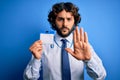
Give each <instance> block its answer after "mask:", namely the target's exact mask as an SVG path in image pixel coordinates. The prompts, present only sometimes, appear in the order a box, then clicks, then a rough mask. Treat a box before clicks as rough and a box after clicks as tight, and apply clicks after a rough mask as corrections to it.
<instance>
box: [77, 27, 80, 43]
mask: <svg viewBox="0 0 120 80" xmlns="http://www.w3.org/2000/svg"><path fill="white" fill-rule="evenodd" d="M76 40H77V41H80V33H79V30H78V26H77V27H76Z"/></svg>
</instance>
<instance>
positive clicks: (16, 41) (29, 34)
mask: <svg viewBox="0 0 120 80" xmlns="http://www.w3.org/2000/svg"><path fill="white" fill-rule="evenodd" d="M60 1H64V0H0V80H22V79H23V71H24V69H25V67H26V65H27V64H28V62H29V60H30V58H31V53H30V52H29V47H30V45H31V44H32V43H33V42H34V41H36V40H38V39H39V34H40V33H41V32H45V31H46V30H48V31H52V30H51V28H50V25H49V23H48V22H47V15H48V12H49V10H50V8H51V6H52V5H53V4H54V3H56V2H60ZM66 1H71V2H74V3H75V4H76V5H77V6H78V7H79V8H80V11H79V12H80V14H81V17H82V21H81V23H80V24H79V26H82V27H84V29H85V31H87V32H88V36H89V41H90V43H91V44H92V45H93V47H94V49H95V51H96V52H97V54H98V55H99V57H100V58H101V59H102V61H103V64H104V66H105V68H106V71H107V77H106V80H120V77H119V72H120V69H119V68H120V64H119V59H120V38H119V37H120V32H119V31H120V30H119V29H120V28H119V25H120V20H119V19H120V1H119V0H66ZM85 79H86V80H91V79H90V78H89V76H88V75H86V73H85Z"/></svg>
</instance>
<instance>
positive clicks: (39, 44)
mask: <svg viewBox="0 0 120 80" xmlns="http://www.w3.org/2000/svg"><path fill="white" fill-rule="evenodd" d="M41 45H42V41H41V40H38V41H35V42H34V44H33V45H32V46H31V47H30V49H32V48H34V47H36V46H41Z"/></svg>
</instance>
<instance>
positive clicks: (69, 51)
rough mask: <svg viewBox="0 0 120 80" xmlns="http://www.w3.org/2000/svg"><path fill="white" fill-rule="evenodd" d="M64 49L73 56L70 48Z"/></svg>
mask: <svg viewBox="0 0 120 80" xmlns="http://www.w3.org/2000/svg"><path fill="white" fill-rule="evenodd" d="M65 50H66V51H67V52H68V53H70V54H71V55H72V56H75V54H74V52H73V51H72V49H70V48H65Z"/></svg>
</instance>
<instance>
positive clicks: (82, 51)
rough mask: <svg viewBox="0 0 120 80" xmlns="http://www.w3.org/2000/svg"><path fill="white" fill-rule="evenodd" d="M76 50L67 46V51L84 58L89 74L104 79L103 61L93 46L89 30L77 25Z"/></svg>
mask: <svg viewBox="0 0 120 80" xmlns="http://www.w3.org/2000/svg"><path fill="white" fill-rule="evenodd" d="M73 41H74V51H72V50H71V49H70V48H66V51H68V53H70V54H71V55H72V56H73V57H75V58H76V59H78V60H83V61H84V62H85V63H86V68H87V72H88V74H89V75H90V76H91V77H92V78H93V79H95V80H103V79H104V78H105V76H106V72H105V69H104V67H103V65H102V61H101V60H100V59H99V57H98V56H97V55H96V53H95V52H94V50H93V48H91V46H90V44H89V41H88V36H87V32H84V31H83V28H80V32H79V30H78V27H76V29H75V31H74V35H73Z"/></svg>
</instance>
